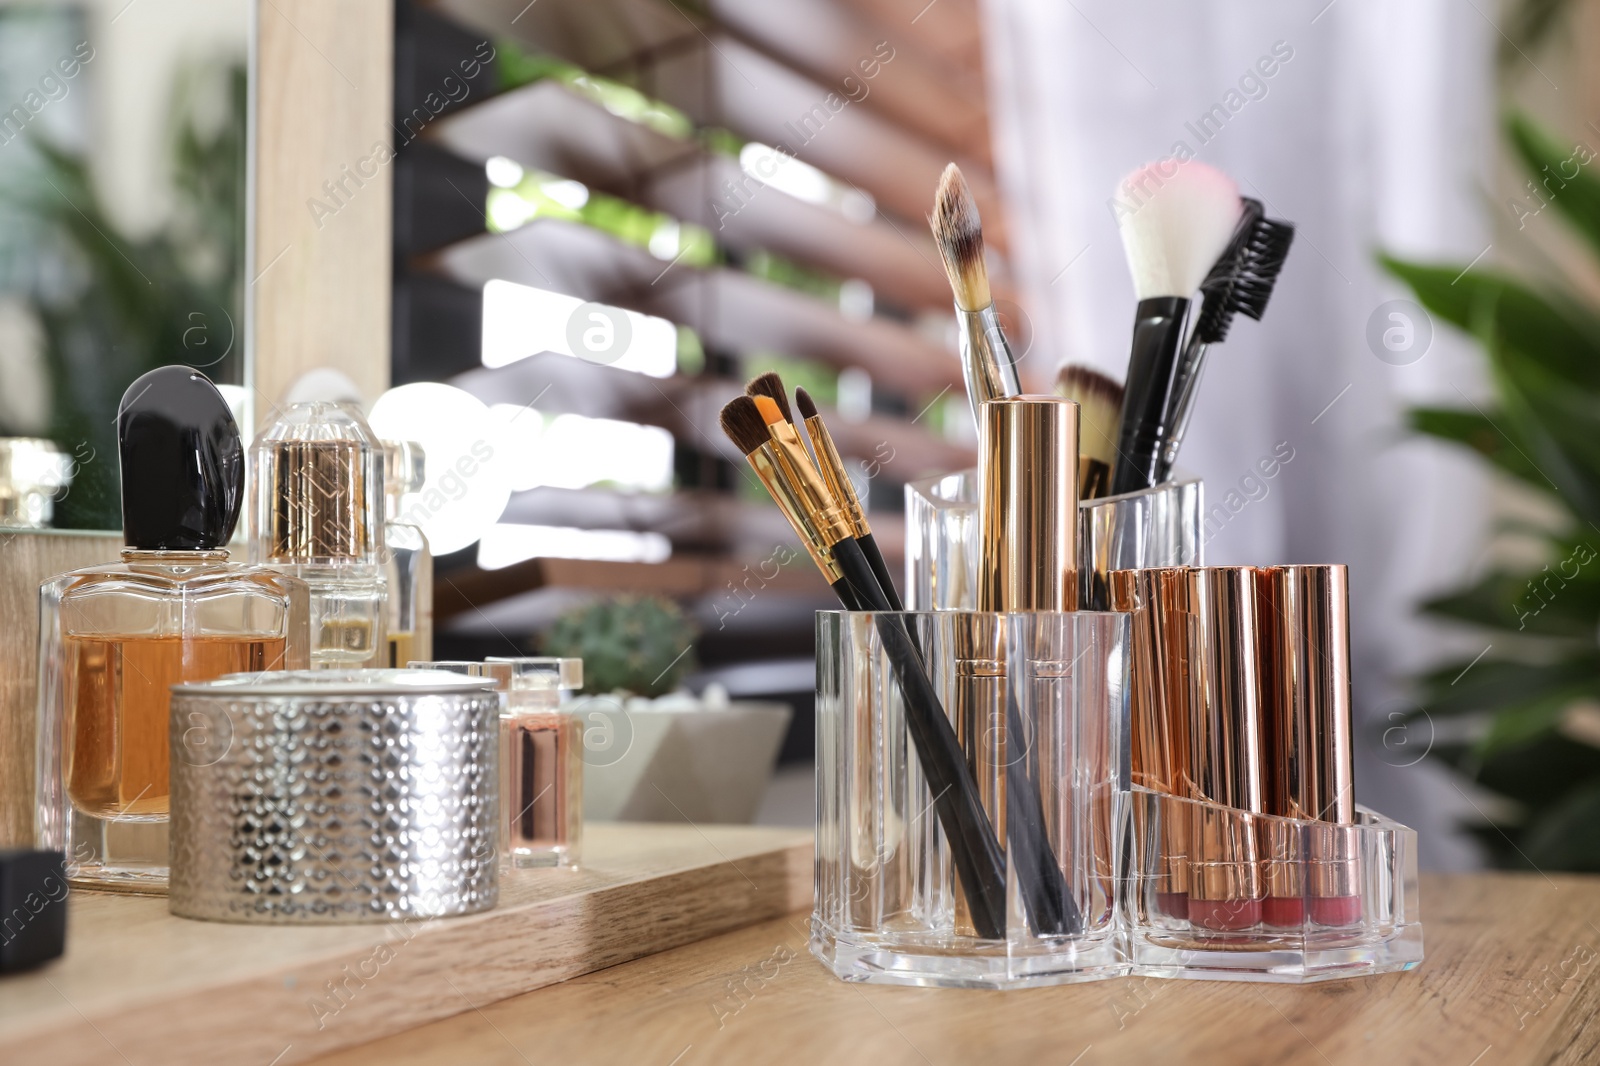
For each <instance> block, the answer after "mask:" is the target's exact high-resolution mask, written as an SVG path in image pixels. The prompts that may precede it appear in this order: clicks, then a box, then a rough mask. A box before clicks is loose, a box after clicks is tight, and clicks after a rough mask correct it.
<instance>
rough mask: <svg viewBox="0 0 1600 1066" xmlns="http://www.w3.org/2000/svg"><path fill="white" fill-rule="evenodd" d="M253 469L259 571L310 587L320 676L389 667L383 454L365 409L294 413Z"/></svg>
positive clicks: (260, 444)
mask: <svg viewBox="0 0 1600 1066" xmlns="http://www.w3.org/2000/svg"><path fill="white" fill-rule="evenodd" d="M251 459H252V463H253V466H254V470H253V471H252V480H251V511H252V513H253V515H254V516H255V517H254V526H253V527H252V529H251V534H252V536H251V541H250V561H251V562H254V563H260V564H263V565H266V566H271V567H275V568H277V569H279V570H282V571H284V572H286V573H291V574H293V575H294V576H296V577H298V578H301V579H302V580H304V581H305V582H306V584H308V585H310V586H311V668H312V669H313V670H318V669H329V670H356V669H363V668H369V667H383V666H387V665H389V643H388V639H387V637H386V633H387V628H388V622H387V617H386V615H387V600H388V587H387V586H388V583H387V582H386V581H385V579H384V567H383V508H384V491H383V484H384V455H383V446H382V444H380V443H379V441H378V438H377V437H375V436H374V435H373V433H372V429H371V427H370V426H368V425H367V422H366V419H364V418H363V417H362V416H361V411H360V409H359V408H357V407H356V406H355V405H354V404H349V403H329V402H326V401H321V400H318V401H313V402H310V403H297V404H294V405H292V406H290V407H288V408H287V409H285V410H284V411H282V412H281V413H280V414H279V416H278V419H277V421H275V422H274V423H273V424H272V425H270V426H268V427H267V429H266V430H265V431H264V432H263V433H262V434H261V436H260V437H258V438H256V442H255V444H254V445H253V446H252V447H251Z"/></svg>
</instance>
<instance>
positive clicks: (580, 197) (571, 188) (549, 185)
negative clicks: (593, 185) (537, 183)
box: [541, 178, 589, 211]
mask: <svg viewBox="0 0 1600 1066" xmlns="http://www.w3.org/2000/svg"><path fill="white" fill-rule="evenodd" d="M541 188H543V190H544V194H545V195H546V196H548V197H550V199H552V200H554V201H555V202H556V203H558V204H560V205H561V206H562V207H565V208H567V209H568V210H571V211H576V210H577V209H578V208H580V207H582V206H583V205H584V204H586V203H588V202H589V186H587V185H585V184H584V183H583V182H581V181H573V180H572V179H570V178H560V179H558V180H556V181H547V182H545V183H544V185H543V186H541Z"/></svg>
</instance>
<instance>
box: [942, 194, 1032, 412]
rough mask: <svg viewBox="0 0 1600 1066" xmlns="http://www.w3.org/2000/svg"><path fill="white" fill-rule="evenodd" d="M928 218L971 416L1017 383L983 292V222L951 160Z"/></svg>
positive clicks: (1014, 391) (1012, 392)
mask: <svg viewBox="0 0 1600 1066" xmlns="http://www.w3.org/2000/svg"><path fill="white" fill-rule="evenodd" d="M928 224H929V225H930V226H932V227H933V239H934V241H935V242H937V244H938V245H939V257H940V258H941V259H943V260H944V272H945V275H946V276H947V277H948V278H949V279H950V291H951V292H952V293H953V294H954V296H955V301H956V321H957V324H958V325H959V326H960V329H961V333H960V338H961V373H962V376H963V378H964V379H965V380H966V384H967V399H968V400H969V401H970V402H971V404H972V418H973V421H977V419H978V411H979V408H980V407H981V406H982V405H983V404H984V403H985V402H987V401H989V400H998V399H1003V398H1004V397H1007V396H1017V395H1020V394H1021V393H1022V384H1021V381H1020V379H1019V378H1018V377H1017V365H1016V359H1014V358H1013V357H1012V355H1011V345H1010V344H1008V343H1007V342H1006V335H1005V331H1003V330H1002V329H1001V328H1000V315H999V313H998V312H997V311H996V310H995V306H994V299H993V298H992V297H991V296H990V294H989V268H988V267H987V266H986V265H985V264H984V261H983V223H982V222H981V221H980V220H979V218H978V205H977V203H976V202H974V201H973V199H972V192H971V190H970V189H968V188H967V180H966V179H965V178H963V177H962V176H961V169H960V168H959V167H957V166H956V165H955V164H954V163H951V164H950V165H949V166H947V167H945V168H944V173H943V174H942V175H941V176H940V177H939V191H938V193H937V194H936V195H935V197H934V202H933V214H931V215H929V216H928Z"/></svg>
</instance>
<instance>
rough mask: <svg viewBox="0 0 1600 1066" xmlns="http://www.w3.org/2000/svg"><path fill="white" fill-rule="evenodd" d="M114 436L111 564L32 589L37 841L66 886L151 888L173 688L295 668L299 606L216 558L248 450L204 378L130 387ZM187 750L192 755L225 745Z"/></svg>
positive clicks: (293, 591) (236, 504)
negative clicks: (117, 525)
mask: <svg viewBox="0 0 1600 1066" xmlns="http://www.w3.org/2000/svg"><path fill="white" fill-rule="evenodd" d="M117 436H118V445H119V453H120V460H121V467H122V514H123V535H124V539H125V541H126V544H127V547H126V548H124V549H123V552H122V562H121V563H120V564H114V565H110V566H99V567H92V568H89V569H85V570H75V571H73V572H71V573H68V574H62V575H60V576H58V577H55V578H52V579H50V580H49V581H46V582H45V583H44V584H43V585H42V586H41V588H40V644H39V733H38V753H37V755H38V762H37V771H38V773H37V802H36V805H35V830H36V833H35V835H36V838H37V841H38V844H39V846H40V847H42V848H50V849H55V850H60V851H64V852H66V855H67V870H68V876H69V877H70V878H71V880H72V881H73V883H74V884H77V885H79V886H81V887H89V888H106V889H120V890H124V891H135V892H162V891H164V890H165V888H166V877H167V813H168V807H167V801H168V785H167V782H168V770H169V766H170V762H169V760H170V758H171V756H170V751H171V740H170V732H171V728H170V723H169V719H168V712H169V693H170V690H171V687H172V686H173V685H175V684H178V683H181V682H193V681H207V680H211V679H212V678H216V677H220V676H222V675H223V674H230V673H238V672H241V671H256V670H284V669H297V668H303V667H304V666H305V665H306V663H307V647H306V644H307V617H308V606H309V598H308V589H307V587H306V586H305V584H304V583H302V582H300V581H298V580H296V579H295V578H293V577H291V576H288V575H285V574H282V573H278V572H276V571H272V570H268V569H266V568H265V567H259V566H248V565H244V564H239V563H230V562H228V552H227V551H226V549H225V548H224V547H223V545H225V544H226V543H227V542H228V538H229V537H230V536H231V535H232V532H233V527H234V524H235V522H236V521H237V519H238V516H239V508H240V503H241V501H242V497H243V489H244V484H243V482H244V451H243V447H242V445H241V443H240V440H239V430H238V427H237V425H235V423H234V421H233V417H232V415H231V414H229V412H228V407H227V404H226V403H225V402H224V401H223V399H222V397H221V395H220V394H219V393H218V392H217V390H216V387H215V386H213V385H212V384H211V382H210V381H209V380H207V378H206V377H205V375H203V374H201V373H200V372H199V371H196V370H192V369H190V368H189V367H184V366H173V367H163V368H161V369H159V370H154V371H151V372H150V373H148V374H146V375H144V376H143V377H141V378H140V379H139V380H137V381H135V382H134V383H133V385H132V386H130V387H129V389H128V392H127V394H126V395H125V396H124V397H123V400H122V405H121V407H120V408H119V411H118V417H117ZM179 728H182V723H179ZM213 732H215V731H214V730H213ZM191 740H197V741H199V746H198V747H196V746H195V745H194V744H191V745H190V748H191V749H192V751H191V752H190V753H189V754H188V755H187V756H186V757H189V758H194V757H201V758H204V757H205V754H204V753H206V752H208V751H210V750H212V749H215V750H216V752H217V756H218V757H220V756H221V754H222V752H223V751H224V750H226V748H225V745H226V744H227V743H228V742H229V738H228V737H226V736H221V735H215V736H213V735H208V736H205V737H196V738H191ZM208 744H209V745H210V747H207V745H208ZM193 751H199V752H201V753H202V754H200V755H199V756H196V755H194V754H193Z"/></svg>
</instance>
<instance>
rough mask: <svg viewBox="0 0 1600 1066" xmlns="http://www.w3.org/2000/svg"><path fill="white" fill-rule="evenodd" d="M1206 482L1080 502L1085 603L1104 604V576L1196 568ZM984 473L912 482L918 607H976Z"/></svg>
mask: <svg viewBox="0 0 1600 1066" xmlns="http://www.w3.org/2000/svg"><path fill="white" fill-rule="evenodd" d="M1204 500H1205V494H1204V486H1203V484H1202V483H1201V482H1200V481H1199V480H1198V479H1189V480H1183V481H1169V482H1165V483H1163V484H1160V485H1157V486H1155V487H1153V488H1149V489H1144V490H1142V491H1139V492H1129V493H1125V494H1123V495H1121V496H1107V497H1103V498H1101V499H1095V500H1083V501H1082V502H1080V503H1079V505H1078V575H1079V590H1080V595H1079V602H1080V604H1081V605H1082V606H1083V607H1085V608H1091V609H1094V610H1106V609H1108V608H1109V607H1110V601H1109V599H1108V597H1107V595H1106V585H1105V575H1106V574H1108V573H1110V572H1111V571H1113V570H1131V569H1136V568H1145V567H1153V566H1198V565H1200V563H1201V557H1202V555H1203V547H1204V543H1203V536H1202V528H1201V519H1202V517H1203V513H1204V510H1205V505H1204ZM977 573H978V474H977V471H976V470H962V471H958V472H956V473H953V474H943V475H940V476H938V477H930V478H924V479H922V480H921V481H913V482H911V483H910V484H908V485H907V486H906V604H907V606H909V607H911V608H913V609H916V610H939V611H951V610H961V611H966V610H972V609H973V608H974V607H976V606H977V591H976V590H977Z"/></svg>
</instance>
